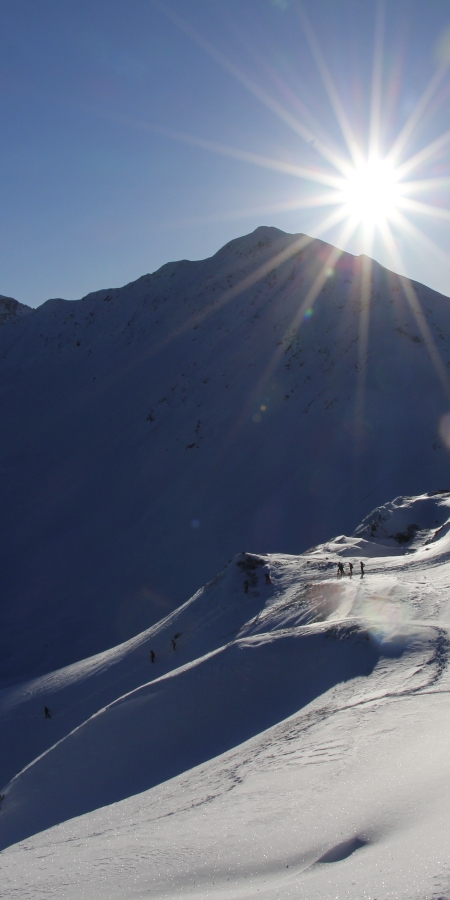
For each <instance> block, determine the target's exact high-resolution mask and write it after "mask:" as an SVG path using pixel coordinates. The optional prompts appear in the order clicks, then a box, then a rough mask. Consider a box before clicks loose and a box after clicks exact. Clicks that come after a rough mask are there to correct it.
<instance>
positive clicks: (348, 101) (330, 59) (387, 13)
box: [0, 0, 450, 306]
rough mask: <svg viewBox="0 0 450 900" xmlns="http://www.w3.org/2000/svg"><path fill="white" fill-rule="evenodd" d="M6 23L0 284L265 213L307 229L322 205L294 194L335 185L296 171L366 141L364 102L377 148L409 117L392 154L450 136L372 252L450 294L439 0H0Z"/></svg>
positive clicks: (60, 283)
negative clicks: (352, 139)
mask: <svg viewBox="0 0 450 900" xmlns="http://www.w3.org/2000/svg"><path fill="white" fill-rule="evenodd" d="M0 24H1V28H0V45H1V50H0V102H1V122H2V129H1V131H2V136H1V142H0V159H1V187H0V212H1V215H0V261H1V267H0V293H3V294H6V295H9V296H14V297H16V299H18V300H20V301H21V302H24V303H28V304H29V305H32V306H37V305H38V304H40V303H42V302H43V301H44V300H46V299H47V298H49V297H55V296H59V297H66V298H68V299H75V298H77V297H80V296H82V295H83V294H85V293H87V292H88V291H91V290H96V289H99V288H102V287H109V286H119V285H121V284H124V283H126V282H128V281H131V280H133V279H135V278H137V277H139V276H140V275H142V274H144V273H146V272H149V271H150V272H151V271H154V270H155V269H156V268H158V267H159V266H160V265H162V264H163V263H165V262H167V261H169V260H173V259H181V258H188V259H200V258H203V257H206V256H209V255H211V254H212V253H214V252H215V251H216V250H217V249H219V247H220V246H222V245H223V244H224V243H226V241H228V240H229V239H230V238H233V237H237V236H238V235H239V234H244V233H247V232H249V231H251V230H253V229H254V228H255V227H257V226H258V225H262V224H265V225H275V226H277V227H279V228H281V229H283V230H285V231H290V232H305V233H308V234H311V235H318V234H320V233H321V231H320V223H321V222H322V221H323V219H324V218H326V217H327V216H329V215H330V213H332V212H334V211H335V210H336V206H335V205H334V206H333V205H332V206H328V207H312V208H311V207H307V206H304V205H303V207H302V206H301V204H305V203H306V202H308V201H310V200H311V198H312V197H314V196H316V195H317V194H318V193H319V194H323V193H324V192H326V191H328V190H329V188H328V187H327V186H324V185H323V184H315V183H314V182H313V181H311V180H308V179H306V178H303V177H302V178H299V177H298V176H297V174H296V172H295V168H296V167H300V169H301V170H302V171H303V172H304V170H305V169H306V170H310V171H311V170H312V171H317V170H319V171H320V172H321V173H325V174H327V173H328V174H330V173H331V174H332V173H333V172H334V175H336V172H335V170H334V169H333V166H332V163H331V162H330V159H329V158H325V156H326V154H325V156H324V152H323V148H324V147H325V149H326V148H329V147H333V148H334V151H336V152H337V153H338V155H340V156H341V157H342V158H343V159H347V160H348V159H349V148H348V142H347V143H346V134H347V139H348V128H349V129H350V131H351V132H352V134H353V135H354V136H355V138H356V140H357V143H358V145H359V146H360V147H361V149H362V150H363V151H364V153H365V151H366V148H367V145H368V139H369V131H370V113H371V110H373V109H374V106H376V108H377V110H378V112H379V115H378V119H377V123H378V124H377V129H378V130H379V132H380V152H381V155H383V154H384V153H386V152H388V151H389V149H390V147H391V146H392V143H393V141H394V140H395V138H396V136H397V135H398V134H399V133H400V132H401V131H402V129H403V128H404V126H405V123H408V121H410V122H411V129H410V131H409V133H408V135H407V136H406V140H405V146H403V147H402V148H401V152H400V154H399V156H398V159H397V164H401V163H403V162H404V161H405V160H406V159H408V158H409V157H411V156H412V155H414V154H416V153H418V152H419V151H420V150H422V149H423V148H426V147H427V146H428V145H429V144H430V142H434V141H436V140H437V139H438V138H440V137H441V136H442V135H444V138H443V140H442V141H441V144H440V145H439V146H436V147H435V148H434V150H433V152H432V153H429V154H428V155H427V154H425V155H424V159H423V160H422V161H419V163H418V164H416V166H415V168H414V171H413V173H412V175H411V176H408V178H409V177H410V178H411V179H416V180H419V181H422V182H423V181H424V180H427V181H429V180H431V183H430V184H429V185H427V186H423V185H422V186H421V187H420V186H419V192H418V193H417V194H414V195H413V201H414V202H415V201H419V202H420V203H421V204H422V205H423V206H422V207H421V208H420V209H418V208H410V209H407V210H406V211H405V210H403V212H402V215H403V216H405V217H406V219H407V222H408V229H409V231H408V230H407V229H405V227H402V226H401V224H398V222H397V223H394V224H392V225H391V230H392V235H393V237H392V235H391V237H390V239H389V240H390V241H391V246H390V248H389V246H387V245H386V242H385V240H384V239H383V238H382V237H381V236H380V237H379V238H377V239H376V240H375V244H374V246H373V255H374V256H375V257H376V258H377V259H379V261H380V262H382V263H384V264H385V265H389V266H390V267H391V268H397V269H399V268H401V267H402V266H403V267H404V268H403V270H404V271H405V272H406V273H407V274H408V275H409V276H410V277H412V278H414V279H417V280H419V281H422V282H424V283H426V284H428V285H430V286H432V287H434V288H436V289H437V290H440V291H442V292H443V293H446V294H448V295H450V258H449V257H448V256H447V251H448V249H449V248H450V217H449V214H448V210H449V198H450V190H449V186H448V184H447V183H446V182H447V181H448V179H449V177H450V161H449V158H450V141H448V135H447V137H445V135H446V132H447V131H449V132H450V76H449V74H448V72H447V71H446V69H445V64H446V62H448V61H449V60H450V3H449V2H448V0H427V2H424V0H386V2H385V4H382V3H381V4H380V3H378V2H377V0H305V2H304V3H303V4H302V5H300V4H299V3H298V2H296V0H222V2H219V0H167V2H165V0H161V2H156V0H155V2H153V0H63V2H61V0H39V2H36V0H2V3H1V6H0ZM374 43H376V46H377V48H378V49H377V53H376V59H377V61H378V63H377V64H378V69H376V71H377V72H378V80H376V84H377V85H378V88H379V90H378V94H377V96H379V103H378V105H377V101H376V98H375V102H374V97H375V94H376V91H375V93H374V90H373V88H372V84H373V71H374V63H373V60H374ZM321 59H322V60H324V62H325V66H324V65H322V69H321V63H320V60H321ZM436 73H438V74H437V75H436ZM433 78H434V79H435V82H434V85H432V88H431V89H430V91H429V94H428V96H427V97H425V100H424V101H423V102H422V106H421V107H420V101H421V98H422V97H423V94H424V91H426V90H427V88H428V87H429V85H430V82H431V81H432V79H433ZM327 79H328V80H327ZM333 107H334V108H333ZM416 111H417V113H418V115H417V116H416V118H417V121H415V122H414V121H412V120H411V116H413V117H414V116H415V113H416ZM336 112H337V115H336ZM343 117H344V119H345V121H344V125H343V127H341V126H342V123H343ZM339 118H340V120H341V124H339ZM376 118H377V117H376V116H375V119H376ZM345 123H347V125H346V124H345ZM347 126H348V127H347ZM346 128H347V132H346ZM203 142H205V143H203ZM210 142H212V143H215V144H216V145H220V147H213V146H211V143H210ZM432 149H433V148H432ZM218 150H220V152H217V151H218ZM229 151H230V152H231V155H230V152H229ZM255 156H256V157H258V160H257V162H258V164H255V162H256V161H255V159H254V157H255ZM260 157H264V158H265V160H270V163H269V166H270V167H269V168H268V167H267V166H266V165H265V164H264V160H261V159H260ZM286 167H287V169H288V171H284V170H283V169H285V168H286ZM436 179H437V180H436ZM449 183H450V182H449ZM433 207H434V208H437V213H436V214H435V212H434V211H433ZM424 212H425V213H426V214H425V215H424V214H423V213H424ZM344 224H345V221H344ZM342 227H343V225H342V222H341V223H340V224H338V225H336V226H335V227H333V228H331V230H329V231H326V232H324V234H323V236H324V238H325V239H326V240H329V241H330V242H331V243H337V244H338V245H339V246H340V245H343V242H344V239H343V235H342ZM411 228H412V229H417V228H419V229H421V231H423V232H424V234H425V238H426V240H425V241H421V240H419V238H418V235H417V232H411ZM392 240H393V241H394V244H393V246H394V250H395V253H394V256H393V255H392V252H391V251H392ZM388 243H389V242H388ZM347 246H348V249H349V250H350V251H351V252H353V253H359V252H361V251H362V250H363V249H364V247H365V245H364V241H363V229H362V228H361V227H357V228H356V230H355V231H354V233H353V235H352V236H351V237H349V239H348V244H347ZM400 260H401V261H402V262H400ZM395 262H396V263H397V265H395Z"/></svg>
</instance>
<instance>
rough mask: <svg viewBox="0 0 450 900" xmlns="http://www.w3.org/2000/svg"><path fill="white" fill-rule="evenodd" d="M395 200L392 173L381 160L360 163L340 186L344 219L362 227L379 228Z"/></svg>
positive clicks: (392, 209)
mask: <svg viewBox="0 0 450 900" xmlns="http://www.w3.org/2000/svg"><path fill="white" fill-rule="evenodd" d="M398 200H399V187H398V179H397V177H396V173H395V169H394V167H393V166H392V165H391V164H390V163H389V162H387V161H386V160H384V159H376V160H372V161H371V162H365V163H361V164H360V165H359V166H358V167H356V168H354V169H353V170H352V171H351V173H350V174H349V175H348V177H347V178H346V179H345V181H344V183H343V186H342V203H343V205H344V207H345V211H346V213H347V215H349V216H351V217H352V218H354V219H356V220H357V221H358V223H361V224H362V225H366V226H375V225H383V223H384V222H385V221H386V220H388V219H389V218H390V216H391V215H392V213H394V212H395V210H396V209H397V203H398Z"/></svg>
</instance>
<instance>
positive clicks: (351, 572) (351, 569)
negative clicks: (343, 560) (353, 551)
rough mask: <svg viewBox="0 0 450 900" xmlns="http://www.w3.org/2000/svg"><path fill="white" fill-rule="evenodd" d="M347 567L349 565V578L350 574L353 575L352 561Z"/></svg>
mask: <svg viewBox="0 0 450 900" xmlns="http://www.w3.org/2000/svg"><path fill="white" fill-rule="evenodd" d="M348 567H349V569H350V578H351V577H352V575H353V563H349V564H348Z"/></svg>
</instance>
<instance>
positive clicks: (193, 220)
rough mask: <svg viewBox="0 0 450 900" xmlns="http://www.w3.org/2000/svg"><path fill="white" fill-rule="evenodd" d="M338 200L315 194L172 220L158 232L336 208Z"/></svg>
mask: <svg viewBox="0 0 450 900" xmlns="http://www.w3.org/2000/svg"><path fill="white" fill-rule="evenodd" d="M339 204H340V200H339V198H338V197H337V195H336V193H335V192H333V193H331V192H330V193H326V194H317V195H315V196H313V197H306V198H304V199H298V198H296V199H293V200H285V201H282V202H280V203H269V204H265V205H264V206H249V207H244V208H243V209H236V210H230V211H229V212H224V213H212V214H210V215H208V214H206V215H204V216H189V217H188V218H184V219H174V220H173V221H172V222H168V223H167V224H166V225H161V224H158V226H157V227H158V230H160V229H161V228H166V229H171V228H190V227H192V226H193V225H209V224H212V223H214V222H234V221H238V220H240V219H249V218H254V217H255V216H261V215H268V214H271V213H281V212H295V211H296V210H298V209H317V208H318V207H323V206H338V205H339Z"/></svg>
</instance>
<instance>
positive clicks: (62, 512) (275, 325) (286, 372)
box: [0, 228, 450, 684]
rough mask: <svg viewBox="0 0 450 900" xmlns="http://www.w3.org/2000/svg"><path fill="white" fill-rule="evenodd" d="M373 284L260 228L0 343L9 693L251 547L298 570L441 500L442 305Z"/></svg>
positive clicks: (380, 275)
mask: <svg viewBox="0 0 450 900" xmlns="http://www.w3.org/2000/svg"><path fill="white" fill-rule="evenodd" d="M367 267H368V261H367V260H365V259H364V258H358V259H355V258H354V257H352V256H350V255H348V254H339V253H338V251H336V250H335V249H334V248H332V247H330V246H329V245H327V244H324V243H323V242H321V241H311V240H310V239H308V238H305V237H304V236H302V235H287V234H284V233H282V232H280V231H278V230H277V229H272V228H260V229H257V230H256V231H255V232H254V233H253V234H251V235H247V236H245V237H243V238H239V239H238V240H236V241H232V242H231V243H230V244H228V245H227V246H226V247H224V248H222V250H220V251H219V252H218V253H217V254H216V255H215V256H214V257H212V258H211V259H209V260H204V261H200V262H188V261H182V262H179V263H169V264H168V265H166V266H163V267H162V269H160V270H159V271H158V272H156V273H154V274H153V275H147V276H144V277H143V278H141V279H139V280H138V281H136V282H134V283H133V284H130V285H128V286H126V287H124V288H121V289H119V290H109V291H106V290H104V291H100V292H98V293H96V294H91V295H89V296H87V297H85V298H84V299H83V300H80V301H76V302H67V301H64V300H50V301H48V302H47V303H46V304H44V305H43V306H42V307H40V308H39V309H37V310H35V311H33V313H32V314H31V315H27V316H25V317H23V318H21V319H16V320H14V321H12V322H10V323H6V324H5V325H4V326H3V328H2V329H1V331H0V411H1V417H2V432H1V438H0V440H1V449H0V466H1V472H2V478H1V480H0V504H1V509H2V516H1V519H0V528H1V532H0V554H1V556H0V578H1V619H0V677H2V678H3V682H2V683H3V684H6V683H8V679H11V678H22V677H24V676H27V677H29V676H31V675H33V674H36V675H37V674H39V673H43V672H45V671H52V670H53V669H55V668H56V667H59V666H63V665H66V664H68V663H70V662H74V661H76V660H77V659H82V658H85V657H86V656H88V655H91V654H93V653H97V652H99V651H101V650H104V649H107V648H108V647H112V646H115V645H116V644H117V643H119V642H121V641H125V640H127V639H128V638H130V637H131V636H132V635H134V634H137V633H138V632H140V631H142V629H144V628H145V627H147V626H148V625H150V624H151V623H152V622H155V621H157V620H159V619H160V618H161V616H162V615H163V614H164V613H166V612H169V611H170V610H171V609H173V608H174V606H176V605H178V604H179V603H180V602H183V601H185V600H186V599H187V598H188V597H189V596H190V595H192V593H193V592H194V591H195V590H196V589H197V588H198V587H199V586H200V585H201V584H203V583H204V582H205V581H206V580H207V579H208V578H211V577H212V576H213V575H214V573H215V572H217V571H218V570H219V569H221V568H222V567H223V565H224V564H225V563H226V561H227V560H228V559H229V558H230V557H232V556H234V555H235V554H236V553H237V552H239V551H240V550H241V549H242V547H247V548H249V549H251V548H252V547H253V548H259V549H260V550H262V551H264V552H268V551H271V552H274V551H277V550H282V551H283V552H288V553H298V552H300V551H302V550H303V549H306V548H307V547H308V546H311V545H312V544H314V543H317V542H318V541H323V540H325V539H326V538H327V537H328V536H329V535H330V534H333V533H337V532H344V531H345V532H347V533H348V532H350V531H352V530H353V528H354V527H355V525H356V524H357V523H358V522H359V521H360V519H361V516H362V515H363V514H364V512H365V510H366V509H367V508H368V507H369V506H371V505H376V504H380V503H383V502H385V501H386V499H388V498H389V497H392V496H396V495H397V494H404V493H410V494H415V493H420V492H421V491H423V490H429V489H440V488H442V487H446V486H447V483H448V478H447V472H448V469H449V459H448V450H447V448H446V447H445V446H444V445H443V442H442V441H441V439H440V437H439V423H440V420H441V417H442V415H443V414H444V413H445V412H446V410H447V408H448V399H447V397H446V395H445V393H444V391H443V390H442V387H441V384H440V382H439V379H438V377H437V375H436V371H435V368H434V365H433V364H432V362H431V359H430V353H429V349H430V345H429V341H428V345H427V343H426V341H425V339H424V335H425V337H427V332H426V329H425V326H424V321H425V322H426V327H427V328H428V329H429V331H430V334H431V336H432V339H433V341H434V343H435V345H436V346H437V347H438V350H439V352H440V354H441V357H442V360H443V367H444V368H446V367H447V366H448V365H449V364H450V309H449V302H448V300H447V299H446V298H444V297H442V296H440V295H438V294H436V293H434V292H432V291H430V290H428V289H427V288H425V287H423V286H420V285H416V286H415V289H416V292H417V296H418V298H419V300H420V303H421V305H422V309H423V313H424V319H423V320H422V319H420V316H419V318H418V319H417V317H415V316H414V315H413V314H412V313H411V311H410V307H409V304H408V302H407V300H406V298H405V293H404V287H405V285H407V283H406V282H404V281H403V280H402V279H401V278H399V277H397V276H395V275H393V274H392V273H389V272H387V271H386V270H384V269H382V268H381V267H380V266H378V265H375V264H374V266H373V269H372V280H371V281H370V283H369V289H368V291H365V289H363V288H362V282H363V281H364V277H365V273H367ZM316 289H317V290H318V298H317V301H316V303H315V304H314V306H313V308H312V299H311V298H312V295H313V293H315V292H316ZM407 290H408V287H407ZM367 321H368V322H369V330H368V344H367V346H366V345H365V343H364V333H365V327H366V324H367ZM427 340H428V338H427ZM5 679H7V680H6V681H5Z"/></svg>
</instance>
